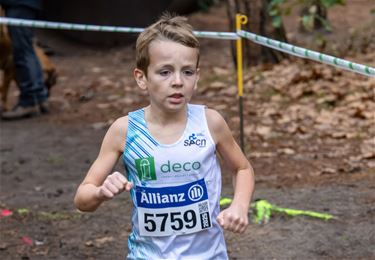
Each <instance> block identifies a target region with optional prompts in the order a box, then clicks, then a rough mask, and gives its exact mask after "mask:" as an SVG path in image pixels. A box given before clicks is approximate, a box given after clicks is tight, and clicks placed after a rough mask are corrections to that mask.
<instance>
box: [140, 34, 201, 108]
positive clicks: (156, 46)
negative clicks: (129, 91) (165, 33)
mask: <svg viewBox="0 0 375 260" xmlns="http://www.w3.org/2000/svg"><path fill="white" fill-rule="evenodd" d="M149 56H150V64H149V66H148V68H147V76H146V75H145V73H144V72H143V71H141V70H139V69H135V70H134V77H135V79H136V81H137V83H138V86H139V87H140V88H141V89H143V90H147V92H148V94H149V96H150V103H151V106H156V107H157V108H159V109H162V110H165V111H176V110H180V109H181V108H185V106H186V104H187V103H188V102H189V101H190V99H191V97H192V95H193V92H194V90H195V88H196V87H197V82H198V79H199V69H198V68H197V61H198V50H197V49H195V48H190V47H186V46H184V45H182V44H180V43H176V42H172V41H168V40H156V41H153V42H152V43H151V44H150V46H149Z"/></svg>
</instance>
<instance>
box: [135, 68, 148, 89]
mask: <svg viewBox="0 0 375 260" xmlns="http://www.w3.org/2000/svg"><path fill="white" fill-rule="evenodd" d="M133 75H134V78H135V81H136V82H137V85H138V87H140V88H141V89H142V90H146V89H147V86H146V80H147V78H146V75H145V73H144V72H143V71H142V70H140V69H138V68H135V69H134V72H133Z"/></svg>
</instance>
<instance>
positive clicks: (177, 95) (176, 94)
mask: <svg viewBox="0 0 375 260" xmlns="http://www.w3.org/2000/svg"><path fill="white" fill-rule="evenodd" d="M183 96H184V95H182V94H180V93H175V94H172V95H170V96H168V97H171V98H182V97H183Z"/></svg>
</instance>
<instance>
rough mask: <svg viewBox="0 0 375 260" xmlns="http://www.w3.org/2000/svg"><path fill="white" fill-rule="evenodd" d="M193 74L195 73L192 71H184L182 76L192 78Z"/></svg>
mask: <svg viewBox="0 0 375 260" xmlns="http://www.w3.org/2000/svg"><path fill="white" fill-rule="evenodd" d="M194 73H195V71H194V70H185V71H184V74H185V75H186V76H192V75H194Z"/></svg>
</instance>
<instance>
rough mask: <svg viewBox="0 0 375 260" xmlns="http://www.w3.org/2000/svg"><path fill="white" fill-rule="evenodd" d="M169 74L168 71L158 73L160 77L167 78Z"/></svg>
mask: <svg viewBox="0 0 375 260" xmlns="http://www.w3.org/2000/svg"><path fill="white" fill-rule="evenodd" d="M170 73H171V72H170V71H169V70H162V71H160V72H159V74H160V75H161V76H168V75H169V74H170Z"/></svg>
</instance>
